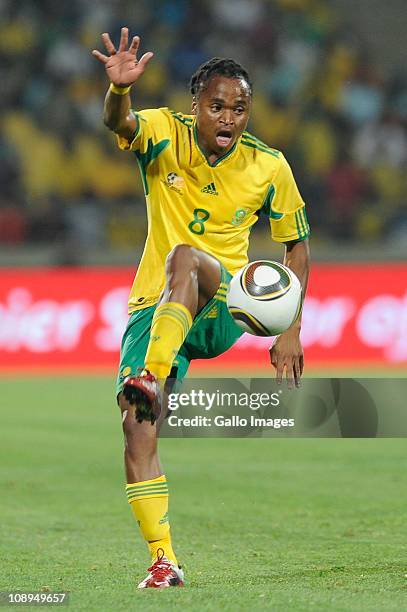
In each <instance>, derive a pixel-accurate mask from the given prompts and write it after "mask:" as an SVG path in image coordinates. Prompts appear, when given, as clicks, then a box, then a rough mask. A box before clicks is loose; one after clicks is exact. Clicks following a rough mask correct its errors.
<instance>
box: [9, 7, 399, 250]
mask: <svg viewBox="0 0 407 612" xmlns="http://www.w3.org/2000/svg"><path fill="white" fill-rule="evenodd" d="M123 25H128V26H129V27H130V31H131V35H134V34H139V35H140V36H141V39H142V52H144V51H146V50H152V51H154V52H155V57H154V59H153V61H152V62H151V63H150V65H149V67H148V70H147V71H146V73H145V74H144V75H143V77H142V80H141V81H140V84H139V85H137V87H135V88H134V93H133V96H134V102H135V106H136V107H138V108H149V107H155V106H169V107H171V108H174V109H176V110H179V111H183V112H188V110H189V108H190V95H189V91H188V86H187V85H188V81H189V78H190V76H191V74H192V73H193V72H194V71H195V70H196V68H197V67H198V66H199V64H201V63H202V62H204V61H206V60H207V59H209V58H210V57H213V56H224V57H233V58H234V59H236V60H238V61H240V62H241V63H243V65H244V66H245V67H246V68H247V69H248V70H249V73H250V74H251V77H252V80H253V82H254V99H253V113H252V119H251V124H250V129H251V130H252V131H253V132H254V133H255V134H256V135H257V136H258V137H259V138H261V139H262V140H265V141H266V142H267V143H268V144H269V145H270V146H273V147H274V148H278V149H281V150H283V151H284V153H285V155H286V157H287V158H288V160H289V161H290V163H291V165H292V167H293V170H294V174H295V176H296V179H297V182H298V184H299V186H300V190H301V192H302V194H303V197H304V199H305V200H306V202H307V204H308V213H309V214H308V216H309V219H310V222H311V224H312V229H313V240H315V241H319V242H325V243H327V244H330V243H331V242H332V241H335V240H338V241H357V242H361V243H369V242H370V243H372V242H373V243H375V242H377V243H381V242H382V241H389V242H392V243H394V242H395V241H397V242H402V241H403V240H404V241H405V236H406V231H407V212H406V210H407V207H406V205H405V203H406V197H407V184H406V178H405V177H406V161H407V134H406V127H407V79H406V74H403V73H402V72H401V71H400V69H399V70H395V71H393V72H392V73H389V74H388V73H386V74H383V72H382V71H381V70H380V69H379V68H378V67H377V66H376V65H375V63H374V62H373V61H372V58H371V56H370V54H369V50H368V47H366V44H365V43H364V42H363V41H361V37H360V36H359V35H358V32H356V31H350V30H349V27H345V25H344V23H343V21H342V19H341V17H340V15H338V13H337V12H335V10H334V9H333V5H332V3H331V2H327V1H326V0H190V1H187V0H153V1H151V0H150V1H148V0H137V1H134V0H132V1H128V0H92V2H89V1H88V0H69V1H67V0H60V2H55V1H54V0H25V2H22V3H20V2H15V1H13V0H0V58H1V59H0V69H1V80H2V84H3V87H2V97H1V101H0V103H1V105H2V113H1V127H2V130H1V135H0V156H1V164H0V181H1V193H0V244H3V245H4V244H8V245H20V244H27V243H37V244H38V243H42V244H47V245H49V244H53V243H59V244H61V245H65V246H66V249H67V253H68V252H69V251H70V252H71V253H78V252H80V251H81V250H85V249H90V248H95V247H96V248H106V249H109V248H112V249H123V248H128V249H131V248H134V246H135V245H138V246H140V245H141V244H142V243H143V240H144V235H145V210H144V198H143V192H142V185H141V182H140V180H139V177H138V168H137V165H136V164H135V163H134V159H133V156H130V155H128V154H126V153H123V152H120V151H118V150H117V149H116V145H115V142H114V137H113V135H112V134H111V133H109V132H108V130H107V129H106V128H105V127H104V125H103V122H102V106H103V98H104V95H105V92H106V89H107V85H108V83H107V79H106V75H105V72H104V68H103V66H102V65H101V64H100V63H99V62H98V61H97V60H95V59H94V58H93V57H92V56H91V54H90V51H91V50H92V49H93V48H99V49H101V50H102V49H103V46H102V44H101V40H100V34H101V33H102V32H105V31H108V32H110V33H111V36H112V39H113V40H114V42H116V43H117V42H118V38H119V34H120V28H121V27H122V26H123ZM401 52H402V51H401V50H400V53H401ZM260 231H264V232H266V231H267V230H266V224H265V223H264V224H263V226H262V228H261V229H260Z"/></svg>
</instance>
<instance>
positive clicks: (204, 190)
mask: <svg viewBox="0 0 407 612" xmlns="http://www.w3.org/2000/svg"><path fill="white" fill-rule="evenodd" d="M201 192H202V193H210V194H211V195H219V194H218V192H217V191H216V187H215V183H209V184H208V185H205V187H202V189H201Z"/></svg>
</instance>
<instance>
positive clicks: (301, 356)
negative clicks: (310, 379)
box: [299, 355, 304, 376]
mask: <svg viewBox="0 0 407 612" xmlns="http://www.w3.org/2000/svg"><path fill="white" fill-rule="evenodd" d="M299 362H300V374H301V376H302V373H303V371H304V355H300V358H299Z"/></svg>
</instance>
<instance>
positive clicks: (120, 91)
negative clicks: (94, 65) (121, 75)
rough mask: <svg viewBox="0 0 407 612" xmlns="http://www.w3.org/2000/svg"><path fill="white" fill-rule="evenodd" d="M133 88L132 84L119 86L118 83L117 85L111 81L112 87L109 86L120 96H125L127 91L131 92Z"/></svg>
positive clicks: (110, 89)
mask: <svg viewBox="0 0 407 612" xmlns="http://www.w3.org/2000/svg"><path fill="white" fill-rule="evenodd" d="M130 89H131V85H129V86H128V87H117V85H115V84H114V83H110V87H109V91H111V92H113V93H114V94H117V95H118V96H125V95H126V94H127V93H129V91H130Z"/></svg>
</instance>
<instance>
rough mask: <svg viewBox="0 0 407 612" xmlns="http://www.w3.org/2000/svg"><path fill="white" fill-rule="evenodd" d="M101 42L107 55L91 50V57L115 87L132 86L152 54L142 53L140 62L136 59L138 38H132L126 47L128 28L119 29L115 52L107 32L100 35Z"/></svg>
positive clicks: (149, 52)
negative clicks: (101, 67) (102, 65)
mask: <svg viewBox="0 0 407 612" xmlns="http://www.w3.org/2000/svg"><path fill="white" fill-rule="evenodd" d="M102 41H103V43H104V45H105V47H106V51H107V52H108V54H109V55H104V54H103V53H101V52H100V51H97V49H93V51H92V55H93V56H94V57H96V59H98V60H99V61H100V62H102V64H104V66H105V70H106V73H107V76H108V77H109V79H110V82H111V83H113V84H114V85H116V86H117V87H128V86H129V85H133V83H135V82H136V81H137V79H139V78H140V76H141V75H142V74H143V72H144V70H145V69H146V67H147V64H148V62H149V61H150V60H151V58H152V57H153V55H154V53H151V51H148V52H147V53H144V55H143V56H142V57H141V58H140V60H138V59H137V50H138V47H139V44H140V38H139V37H138V36H133V39H132V41H131V44H130V46H128V45H129V29H128V28H122V29H121V34H120V44H119V49H118V50H116V48H115V46H114V44H113V43H112V41H111V39H110V36H109V34H108V33H107V32H105V33H104V34H102ZM127 47H128V48H127Z"/></svg>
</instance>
